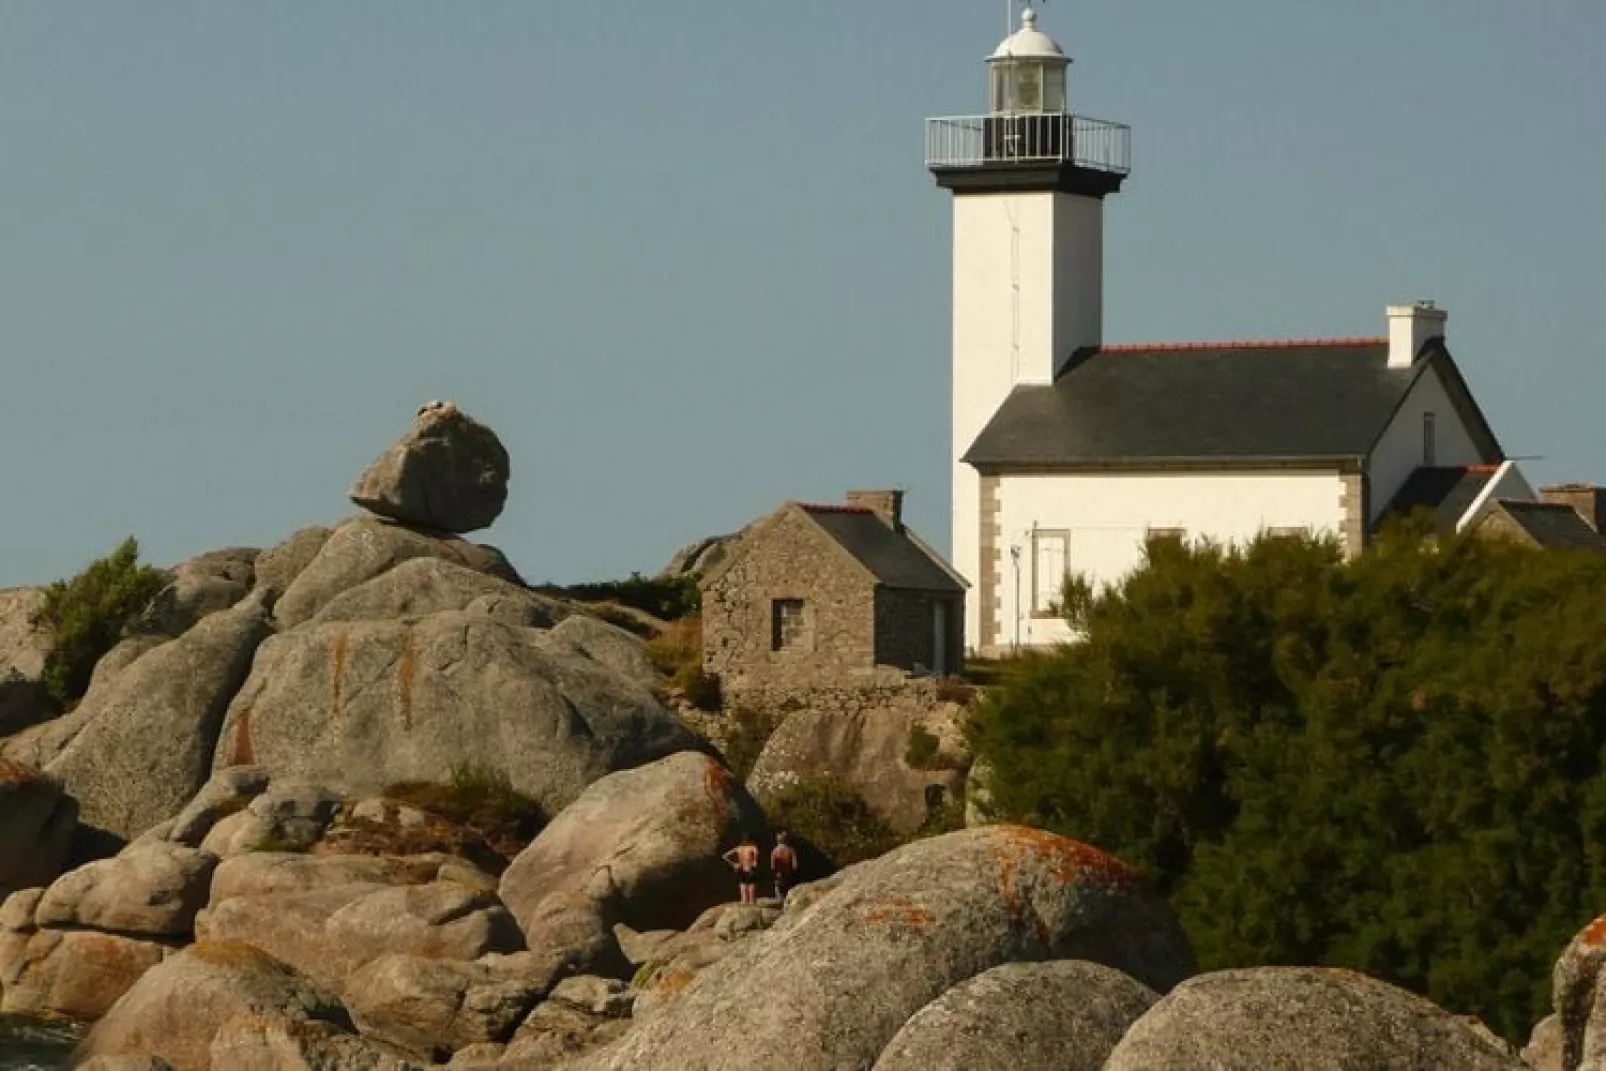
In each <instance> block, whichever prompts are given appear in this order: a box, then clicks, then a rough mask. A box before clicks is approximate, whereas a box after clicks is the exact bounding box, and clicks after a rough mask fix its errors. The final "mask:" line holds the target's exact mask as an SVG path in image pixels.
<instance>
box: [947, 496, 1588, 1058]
mask: <svg viewBox="0 0 1606 1071" xmlns="http://www.w3.org/2000/svg"><path fill="white" fill-rule="evenodd" d="M1424 534H1425V533H1424V531H1423V530H1422V529H1421V527H1420V526H1416V527H1405V528H1400V529H1397V530H1394V531H1392V532H1388V533H1385V534H1384V535H1383V537H1382V538H1381V539H1380V540H1379V542H1378V544H1377V545H1376V546H1375V547H1374V548H1372V549H1370V550H1368V552H1367V553H1366V554H1365V555H1362V556H1361V557H1360V558H1358V559H1357V560H1355V561H1353V562H1345V561H1344V560H1343V559H1342V555H1341V554H1340V552H1339V549H1338V547H1337V546H1336V545H1334V544H1332V543H1329V542H1311V541H1303V540H1295V539H1287V538H1276V539H1270V538H1268V539H1262V540H1260V541H1258V542H1256V543H1255V544H1253V545H1252V546H1249V547H1247V548H1244V549H1242V550H1234V551H1224V550H1222V549H1220V548H1216V547H1210V546H1203V547H1188V546H1182V545H1180V544H1177V543H1171V544H1155V545H1154V546H1152V547H1151V548H1150V549H1149V556H1148V560H1147V561H1146V563H1145V565H1144V566H1143V567H1142V568H1140V569H1139V570H1137V571H1136V572H1135V573H1133V574H1132V575H1131V576H1130V577H1129V578H1128V579H1127V580H1126V581H1125V582H1124V583H1122V584H1121V585H1119V586H1118V587H1115V588H1113V589H1111V590H1109V591H1106V592H1102V593H1094V592H1092V591H1090V590H1088V589H1087V588H1086V587H1085V586H1083V585H1079V584H1071V585H1068V591H1067V600H1066V605H1067V616H1068V617H1069V618H1070V620H1071V622H1072V624H1073V625H1075V626H1077V627H1078V628H1079V629H1081V630H1082V635H1083V637H1084V639H1083V642H1080V643H1078V644H1076V645H1074V646H1068V647H1065V648H1063V649H1061V650H1059V651H1057V652H1055V653H1052V654H1049V655H1043V656H1037V657H1034V658H1030V659H1026V660H1024V661H1023V662H1022V663H1021V664H1020V665H1019V666H1018V667H1016V668H1015V669H1013V670H1012V671H1011V673H1010V674H1009V675H1008V677H1007V678H1006V679H1005V680H1004V681H1003V683H1002V684H1001V685H1000V686H999V687H998V688H997V689H996V690H995V691H994V692H992V693H991V694H990V695H989V696H988V698H987V699H986V700H984V701H983V702H982V703H981V705H980V707H979V709H978V710H977V712H976V714H975V717H974V718H973V719H972V722H971V735H972V744H973V746H974V747H975V748H976V750H977V752H978V754H979V755H981V756H982V757H984V758H985V759H986V761H988V762H989V763H990V764H991V766H992V768H993V771H994V773H993V776H992V778H991V785H990V787H991V791H992V796H993V804H992V806H993V809H994V810H995V812H997V813H998V814H999V815H1000V816H1007V817H1011V818H1015V819H1020V820H1025V821H1029V822H1033V823H1036V824H1039V825H1042V826H1046V827H1048V828H1051V829H1055V830H1058V831H1060V832H1063V833H1065V834H1068V835H1070V836H1073V837H1077V838H1080V839H1082V840H1086V841H1089V842H1091V843H1094V844H1097V845H1099V846H1101V847H1104V848H1106V849H1109V850H1110V851H1113V852H1115V853H1117V854H1118V855H1120V856H1122V857H1123V858H1125V859H1127V860H1129V861H1131V862H1133V863H1135V864H1137V865H1139V866H1140V867H1142V868H1144V869H1145V870H1147V871H1148V872H1150V873H1151V874H1153V875H1154V876H1155V878H1156V879H1157V881H1158V883H1159V885H1160V887H1161V888H1162V889H1163V890H1164V891H1165V892H1166V893H1167V894H1168V895H1169V897H1170V900H1171V903H1172V904H1173V906H1174V907H1175V909H1176V911H1177V913H1178V915H1179V916H1180V918H1181V919H1182V921H1183V924H1184V926H1185V927H1186V928H1187V930H1188V933H1189V935H1190V937H1191V938H1192V940H1193V943H1194V946H1195V948H1196V950H1197V951H1198V953H1199V956H1200V960H1201V963H1202V965H1203V966H1204V967H1205V968H1207V969H1213V968H1222V967H1227V966H1234V965H1248V964H1292V963H1321V964H1332V965H1339V966H1347V967H1352V968H1356V969H1359V970H1362V971H1366V972H1367V973H1370V974H1373V975H1377V976H1379V977H1382V978H1386V979H1389V980H1392V981H1394V982H1397V983H1400V984H1403V985H1406V986H1408V987H1410V988H1413V989H1416V990H1418V991H1420V992H1422V993H1425V994H1427V995H1428V996H1430V997H1431V998H1433V999H1434V1000H1436V1001H1438V1002H1439V1003H1440V1004H1442V1005H1444V1006H1446V1007H1448V1008H1451V1009H1453V1010H1455V1011H1458V1012H1464V1013H1472V1014H1476V1015H1479V1016H1481V1017H1482V1018H1484V1019H1485V1020H1486V1021H1487V1022H1489V1023H1490V1025H1492V1026H1494V1027H1495V1028H1496V1029H1497V1030H1500V1031H1501V1032H1502V1033H1504V1034H1505V1035H1506V1036H1507V1037H1511V1038H1519V1037H1522V1036H1524V1035H1525V1033H1526V1031H1527V1030H1528V1028H1529V1027H1530V1026H1531V1025H1532V1024H1533V1023H1534V1022H1536V1021H1537V1020H1538V1019H1539V1018H1540V1017H1542V1016H1543V1015H1544V1014H1545V1013H1546V1011H1547V1010H1548V1005H1549V985H1550V965H1551V963H1552V961H1553V960H1554V958H1555V956H1556V954H1557V953H1558V952H1559V951H1560V950H1561V948H1562V947H1563V946H1564V945H1565V944H1566V942H1567V940H1568V939H1569V938H1570V937H1571V936H1572V934H1573V933H1574V932H1575V931H1576V930H1577V929H1578V928H1579V927H1580V926H1581V925H1582V924H1583V923H1584V922H1587V921H1588V920H1589V919H1590V918H1592V917H1593V916H1595V915H1596V914H1598V913H1599V912H1600V911H1602V910H1603V909H1606V776H1603V772H1602V756H1603V754H1606V556H1600V555H1592V554H1588V553H1584V552H1560V551H1531V550H1527V549H1524V548H1519V547H1515V546H1511V545H1505V544H1494V543H1489V542H1479V541H1474V540H1471V539H1463V538H1450V539H1444V540H1439V541H1433V540H1429V539H1425V538H1423V536H1424Z"/></svg>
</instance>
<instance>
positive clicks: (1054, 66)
mask: <svg viewBox="0 0 1606 1071" xmlns="http://www.w3.org/2000/svg"><path fill="white" fill-rule="evenodd" d="M1070 64H1071V61H1070V58H1069V57H1068V56H1066V55H1065V52H1064V51H1063V50H1062V49H1061V48H1060V46H1059V45H1058V44H1056V43H1055V41H1054V39H1053V38H1052V37H1050V36H1048V34H1046V33H1044V32H1043V31H1041V30H1039V29H1038V28H1037V13H1036V12H1035V11H1033V10H1032V9H1031V8H1026V9H1025V10H1024V11H1022V12H1021V15H1020V29H1019V30H1016V31H1015V32H1014V33H1012V34H1010V35H1009V36H1008V37H1006V38H1005V39H1004V41H1003V43H1001V44H1000V45H999V46H998V48H997V49H996V50H995V51H994V52H993V54H992V55H991V56H990V57H988V59H987V67H988V75H989V84H990V87H991V90H990V93H989V98H990V102H991V111H992V114H994V115H1061V114H1064V113H1065V112H1068V111H1069V110H1070V109H1069V107H1068V106H1067V102H1066V95H1065V75H1066V68H1068V67H1069V66H1070Z"/></svg>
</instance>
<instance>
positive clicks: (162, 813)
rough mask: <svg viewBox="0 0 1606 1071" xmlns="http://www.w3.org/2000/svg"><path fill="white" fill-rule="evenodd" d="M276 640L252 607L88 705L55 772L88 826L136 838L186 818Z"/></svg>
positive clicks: (191, 635) (176, 645)
mask: <svg viewBox="0 0 1606 1071" xmlns="http://www.w3.org/2000/svg"><path fill="white" fill-rule="evenodd" d="M268 632H269V626H268V617H267V611H266V610H265V609H264V607H263V606H262V604H261V602H260V601H259V600H248V601H246V602H243V603H241V604H240V605H239V606H236V607H234V608H233V609H230V610H225V611H223V612H222V613H217V614H213V615H212V616H210V617H208V618H206V620H204V621H202V622H201V623H200V624H198V625H196V626H195V627H194V628H192V629H190V630H189V631H188V632H186V633H185V634H184V635H183V636H181V637H179V638H178V639H176V640H174V641H172V642H171V643H164V644H163V645H162V646H160V647H157V648H156V649H155V650H152V651H149V652H147V653H146V654H144V655H143V656H141V657H140V658H139V659H138V660H137V661H135V662H134V663H133V664H132V665H131V666H129V667H128V668H127V669H125V670H124V671H123V672H121V673H119V674H118V675H117V676H116V677H114V678H112V680H111V681H110V682H109V683H108V684H107V686H106V687H105V688H104V689H102V690H100V691H97V692H92V693H90V694H89V695H88V696H86V697H85V698H84V702H83V704H82V706H80V708H79V710H78V711H77V712H75V713H78V714H83V715H84V716H85V721H84V723H83V728H82V729H81V731H80V732H79V733H78V734H77V736H75V737H74V738H73V740H72V743H70V744H68V745H67V747H66V749H65V750H63V751H62V752H61V754H60V755H58V756H57V757H56V758H55V759H54V760H52V761H51V763H50V765H49V766H47V767H46V772H47V773H50V774H51V775H53V776H55V777H58V778H60V779H61V780H62V782H63V783H64V784H65V785H66V786H67V789H68V790H69V791H70V792H71V793H72V794H73V795H74V796H75V797H76V798H77V799H78V801H79V804H80V805H81V811H80V815H79V819H80V821H82V822H84V823H85V824H88V825H93V826H97V827H99V828H101V829H105V830H109V831H111V832H113V833H115V834H117V835H119V836H122V837H133V836H135V835H137V834H139V833H141V832H143V831H145V830H146V829H149V828H150V827H151V826H154V825H155V824H157V823H158V822H161V821H163V820H164V819H168V818H171V817H173V816H174V815H176V814H177V813H178V812H179V811H181V810H183V808H184V805H185V804H186V803H188V802H189V801H190V800H191V799H192V798H193V797H194V796H195V793H196V792H197V791H199V790H200V788H201V786H202V785H204V784H205V783H206V780H207V778H208V776H210V774H211V772H212V752H213V745H214V743H215V742H216V740H217V734H218V728H219V725H220V724H221V722H222V720H223V714H224V711H225V710H226V709H227V708H228V705H229V700H230V699H232V698H233V696H234V693H235V690H236V689H237V688H238V687H239V686H240V684H241V682H243V681H244V680H245V677H246V673H247V671H248V670H249V669H250V667H251V659H252V655H253V654H254V653H255V651H256V648H257V644H258V643H260V642H261V641H262V638H263V637H264V636H266V635H267V634H268Z"/></svg>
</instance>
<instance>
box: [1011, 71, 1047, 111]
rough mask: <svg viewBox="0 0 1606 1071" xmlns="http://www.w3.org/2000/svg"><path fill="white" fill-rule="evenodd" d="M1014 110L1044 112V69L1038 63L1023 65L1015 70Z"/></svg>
mask: <svg viewBox="0 0 1606 1071" xmlns="http://www.w3.org/2000/svg"><path fill="white" fill-rule="evenodd" d="M1014 96H1015V100H1014V102H1013V103H1014V105H1015V107H1014V110H1015V111H1018V112H1040V111H1042V110H1043V68H1042V65H1041V64H1037V63H1022V64H1019V65H1018V66H1017V67H1016V68H1015V93H1014Z"/></svg>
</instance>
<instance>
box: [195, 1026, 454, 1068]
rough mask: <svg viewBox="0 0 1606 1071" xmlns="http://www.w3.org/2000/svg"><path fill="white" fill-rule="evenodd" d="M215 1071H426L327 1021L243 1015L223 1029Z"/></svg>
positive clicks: (215, 1041) (213, 1050) (216, 1041)
mask: <svg viewBox="0 0 1606 1071" xmlns="http://www.w3.org/2000/svg"><path fill="white" fill-rule="evenodd" d="M210 1055H211V1061H212V1063H211V1066H212V1067H213V1068H214V1069H215V1071H221V1069H224V1068H227V1069H228V1071H426V1068H427V1066H428V1065H427V1064H421V1063H417V1062H415V1061H413V1060H410V1059H408V1058H407V1057H406V1056H405V1055H403V1054H401V1053H397V1052H394V1051H392V1050H390V1049H388V1048H385V1047H384V1046H382V1045H379V1044H376V1043H375V1042H373V1041H372V1040H370V1039H368V1038H363V1037H359V1036H357V1035H356V1034H353V1033H352V1032H351V1031H349V1030H346V1029H345V1028H344V1027H341V1026H338V1025H336V1024H335V1023H332V1022H329V1021H328V1020H325V1019H294V1018H292V1019H281V1018H276V1017H273V1016H262V1015H242V1016H240V1017H238V1018H235V1019H230V1020H229V1021H228V1022H226V1023H224V1024H223V1026H222V1027H220V1028H219V1029H218V1032H217V1033H216V1034H215V1035H214V1036H213V1038H212V1044H211V1046H210Z"/></svg>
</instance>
